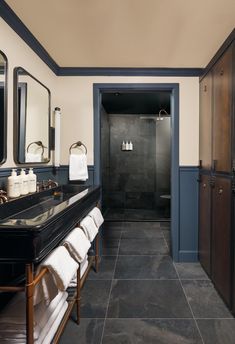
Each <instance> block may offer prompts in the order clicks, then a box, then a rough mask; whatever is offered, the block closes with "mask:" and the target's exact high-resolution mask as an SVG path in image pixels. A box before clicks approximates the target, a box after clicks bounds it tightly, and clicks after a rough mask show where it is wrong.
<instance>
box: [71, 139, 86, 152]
mask: <svg viewBox="0 0 235 344" xmlns="http://www.w3.org/2000/svg"><path fill="white" fill-rule="evenodd" d="M81 146H83V147H84V148H85V154H87V148H86V146H85V145H84V143H82V142H81V141H78V142H74V143H73V144H72V145H71V146H70V148H69V154H71V150H72V149H73V148H77V147H81Z"/></svg>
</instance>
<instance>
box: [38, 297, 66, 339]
mask: <svg viewBox="0 0 235 344" xmlns="http://www.w3.org/2000/svg"><path fill="white" fill-rule="evenodd" d="M67 308H68V303H67V302H65V303H64V304H63V306H62V307H61V308H60V310H59V311H58V313H57V314H58V315H57V317H56V319H55V321H54V322H53V323H52V324H48V325H47V326H45V327H44V329H43V330H42V332H41V335H40V337H39V338H38V340H37V341H36V342H35V344H51V342H52V339H53V337H54V335H55V334H56V331H57V329H58V327H59V326H60V323H61V320H62V319H63V317H64V314H65V312H66V310H67ZM45 333H46V335H45Z"/></svg>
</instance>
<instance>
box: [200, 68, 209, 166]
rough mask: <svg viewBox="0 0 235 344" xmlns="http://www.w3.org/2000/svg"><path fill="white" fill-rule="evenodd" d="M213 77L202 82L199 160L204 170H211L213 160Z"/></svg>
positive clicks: (205, 78) (207, 76)
mask: <svg viewBox="0 0 235 344" xmlns="http://www.w3.org/2000/svg"><path fill="white" fill-rule="evenodd" d="M211 131H212V75H211V73H208V74H207V75H206V76H205V77H204V78H203V79H202V81H201V82H200V120H199V133H200V139H199V159H200V160H201V167H202V168H203V169H207V170H210V169H211V160H212V138H211Z"/></svg>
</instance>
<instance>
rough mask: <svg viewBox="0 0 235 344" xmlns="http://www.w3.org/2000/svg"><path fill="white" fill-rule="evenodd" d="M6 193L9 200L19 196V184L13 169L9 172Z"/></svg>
mask: <svg viewBox="0 0 235 344" xmlns="http://www.w3.org/2000/svg"><path fill="white" fill-rule="evenodd" d="M7 193H8V197H10V198H17V197H19V196H20V182H19V179H18V176H17V173H16V169H14V168H13V170H12V172H11V176H10V177H8V179H7Z"/></svg>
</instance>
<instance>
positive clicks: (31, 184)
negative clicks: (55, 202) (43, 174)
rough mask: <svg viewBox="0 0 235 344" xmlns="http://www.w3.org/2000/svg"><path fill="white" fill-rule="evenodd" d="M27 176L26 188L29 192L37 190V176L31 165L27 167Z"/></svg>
mask: <svg viewBox="0 0 235 344" xmlns="http://www.w3.org/2000/svg"><path fill="white" fill-rule="evenodd" d="M27 177H28V189H29V192H30V193H31V192H36V191H37V176H36V174H35V173H33V169H32V167H31V168H30V169H29V173H28V175H27Z"/></svg>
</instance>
